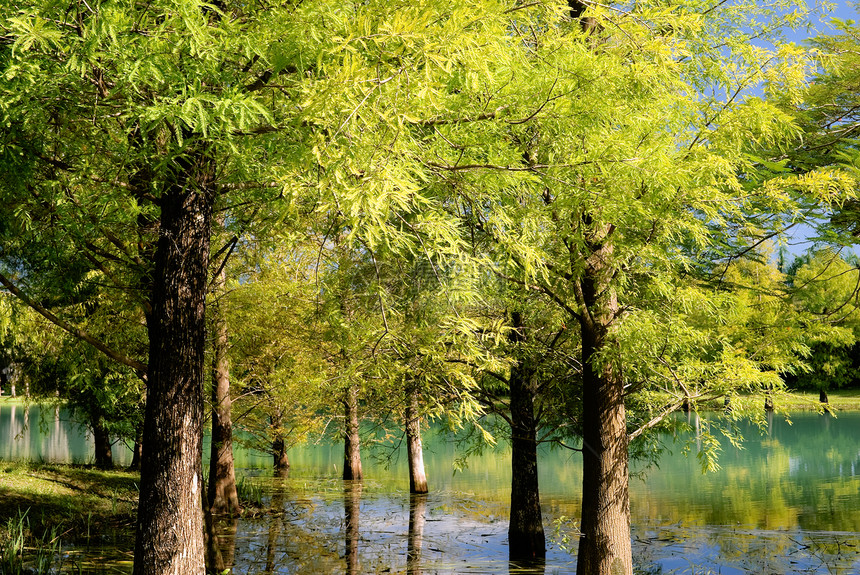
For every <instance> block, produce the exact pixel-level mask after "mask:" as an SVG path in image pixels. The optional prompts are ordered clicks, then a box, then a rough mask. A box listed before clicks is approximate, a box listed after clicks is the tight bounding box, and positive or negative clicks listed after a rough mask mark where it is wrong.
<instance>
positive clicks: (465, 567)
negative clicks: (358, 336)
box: [0, 405, 860, 574]
mask: <svg viewBox="0 0 860 575" xmlns="http://www.w3.org/2000/svg"><path fill="white" fill-rule="evenodd" d="M47 415H49V416H50V417H45V416H43V414H40V413H39V412H38V411H37V408H31V409H30V410H29V415H28V414H27V412H26V410H24V408H22V407H20V406H19V407H17V408H13V407H12V406H8V405H3V406H0V450H2V451H0V457H3V458H6V459H30V460H45V461H73V462H87V461H91V459H92V456H91V455H90V453H91V442H90V441H89V439H88V438H87V436H86V433H84V432H82V430H80V429H79V428H78V427H77V426H75V425H73V424H72V423H71V422H70V421H69V420H68V417H67V415H66V414H65V413H64V412H63V411H62V410H61V411H60V413H59V418H54V415H55V414H54V413H53V410H51V412H50V413H48V414H47ZM40 422H41V424H40ZM28 423H29V426H28V425H27V424H28ZM744 431H745V432H746V438H747V441H746V442H745V443H744V447H743V449H737V448H735V447H732V446H731V445H729V444H728V442H727V441H724V442H723V452H722V454H721V457H720V460H719V463H720V465H721V469H719V470H718V471H716V472H713V473H709V474H703V473H702V471H701V466H700V464H699V462H698V461H697V460H696V458H695V456H693V455H691V456H689V457H687V456H685V455H684V454H683V453H681V451H683V449H682V448H683V446H684V445H685V444H686V440H689V441H691V442H692V443H693V447H694V449H695V436H690V437H682V438H678V439H679V441H678V442H677V443H673V442H672V439H671V438H667V444H668V445H669V446H670V450H669V451H667V452H665V453H664V454H662V455H661V456H660V458H659V460H658V462H657V466H655V467H652V468H649V469H648V470H647V471H645V472H643V474H642V475H641V476H637V477H634V478H633V479H632V480H631V486H630V488H631V513H632V520H633V537H634V556H635V558H636V566H637V570H638V571H639V572H641V573H697V574H698V573H703V574H704V573H723V574H742V573H751V574H752V573H756V574H757V573H844V574H848V573H858V572H860V559H858V557H860V555H858V554H860V433H858V431H860V413H843V414H840V415H839V417H838V418H833V417H830V416H822V415H817V414H812V413H801V414H795V415H793V416H792V422H791V424H789V423H787V422H786V421H784V420H783V419H781V418H779V417H777V418H775V419H774V421H773V422H772V423H771V425H770V427H769V429H768V431H767V433H766V434H765V435H761V434H759V432H758V431H757V430H756V429H751V428H747V429H745V430H744ZM425 441H426V444H427V445H426V447H427V452H426V453H425V462H426V464H427V472H428V478H429V481H430V484H431V490H432V492H431V494H430V495H429V496H427V497H426V498H414V497H413V498H410V496H409V494H408V476H407V471H406V462H405V460H404V458H403V457H402V456H401V457H397V456H396V454H395V457H394V458H393V459H386V460H385V461H382V460H377V459H374V458H373V457H371V454H369V453H368V454H366V455H365V459H364V470H365V475H366V481H365V482H364V483H363V485H349V484H347V485H345V484H344V482H342V481H340V480H339V479H338V477H339V472H340V465H341V462H342V457H343V456H342V451H341V449H342V446H341V445H337V444H325V445H315V446H309V447H305V448H301V449H294V450H292V451H291V452H290V459H291V463H292V474H291V477H290V479H288V480H287V481H285V482H274V481H273V480H272V479H270V478H268V477H267V476H268V474H269V470H268V465H269V459H268V457H263V456H261V455H259V454H253V453H248V452H245V451H241V452H240V453H237V462H238V465H239V467H241V468H243V469H242V470H241V471H240V473H241V474H242V475H244V476H245V477H246V478H245V480H244V481H245V485H246V488H248V489H249V490H252V491H253V490H258V491H259V492H260V493H261V494H262V496H263V497H264V499H265V500H266V502H269V503H271V504H272V505H273V506H275V507H276V508H277V509H280V510H282V512H281V513H279V514H277V515H276V516H275V517H274V518H271V517H268V516H266V517H263V518H257V519H242V520H240V521H238V522H237V523H236V524H233V525H224V526H223V529H224V536H223V544H224V553H225V557H226V558H227V559H228V561H229V560H232V561H233V562H234V570H233V572H234V573H237V574H239V573H290V574H298V573H302V574H304V573H307V574H320V573H376V572H385V573H414V574H417V573H424V574H430V573H451V574H454V573H514V572H520V571H517V570H516V569H515V568H513V567H511V566H509V565H508V561H507V513H508V501H507V500H508V496H509V484H510V452H509V450H508V449H507V448H506V447H504V446H500V447H498V448H496V449H493V450H488V451H485V452H484V453H483V454H482V455H479V456H475V457H473V458H471V459H470V460H469V463H468V467H467V468H466V469H465V470H463V471H459V472H456V473H454V472H453V471H452V469H453V466H454V462H455V460H456V459H457V457H459V456H460V455H461V454H460V453H459V452H458V451H457V450H456V448H455V446H454V444H453V443H452V442H451V441H450V440H449V439H448V438H447V437H445V436H444V435H439V434H428V437H427V438H426V439H425ZM375 454H376V455H377V456H378V457H379V458H380V459H385V458H384V456H385V455H386V454H387V452H385V451H384V450H378V451H376V452H375ZM114 455H115V457H116V459H117V460H118V461H119V462H126V461H127V459H126V458H127V457H128V452H127V450H126V449H125V448H124V447H121V446H115V451H114ZM389 455H390V454H389ZM540 481H541V495H542V503H543V507H544V511H545V522H546V529H547V534H548V536H549V537H550V539H551V541H550V542H549V549H548V556H547V562H546V565H545V566H543V567H540V568H538V569H536V570H532V571H529V572H531V573H547V574H550V573H570V572H573V571H574V570H575V557H574V556H572V555H571V554H570V553H569V552H568V551H567V550H566V547H568V546H569V545H572V546H573V547H574V548H575V544H576V543H575V542H576V521H577V520H578V518H579V515H580V512H579V506H580V502H579V489H580V482H581V466H580V458H579V455H578V454H577V453H576V452H571V451H565V450H555V451H553V450H544V451H543V452H542V453H541V462H540ZM565 540H567V541H569V542H570V543H569V544H567V545H566V544H565Z"/></svg>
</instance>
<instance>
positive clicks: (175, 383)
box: [134, 149, 214, 575]
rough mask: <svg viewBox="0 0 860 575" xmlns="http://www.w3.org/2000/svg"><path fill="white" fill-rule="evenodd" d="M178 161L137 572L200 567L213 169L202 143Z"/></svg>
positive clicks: (154, 325) (166, 214)
mask: <svg viewBox="0 0 860 575" xmlns="http://www.w3.org/2000/svg"><path fill="white" fill-rule="evenodd" d="M176 163H177V164H178V165H177V166H176V170H177V171H176V175H175V178H174V181H173V182H172V183H171V184H170V185H168V186H167V187H166V189H165V190H164V192H163V193H162V195H161V197H160V199H159V203H160V207H161V217H160V229H159V239H158V245H157V248H156V257H155V270H154V275H153V288H152V300H151V301H152V316H151V317H152V321H150V322H149V324H148V326H147V327H148V331H149V367H148V371H147V374H148V381H147V402H146V415H145V418H144V430H143V439H144V444H145V445H146V449H145V450H144V451H143V462H142V466H141V476H140V502H139V505H138V516H137V530H136V540H135V548H134V575H202V574H203V573H204V570H205V567H204V544H203V509H202V507H201V495H202V493H201V492H202V489H203V486H202V475H201V471H202V470H201V465H202V455H203V453H202V452H203V442H202V437H203V433H202V432H203V369H204V349H205V341H206V340H205V336H206V318H205V308H206V287H207V278H208V273H207V267H208V264H209V237H210V233H211V225H212V224H211V218H212V205H213V198H214V193H213V191H212V185H211V181H212V180H211V178H212V174H213V172H214V170H213V165H212V161H211V160H210V158H209V155H208V153H207V151H206V150H205V149H197V150H192V151H190V152H189V153H188V154H187V155H186V156H184V157H183V158H182V159H180V160H177V162H176Z"/></svg>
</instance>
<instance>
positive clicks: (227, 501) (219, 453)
mask: <svg viewBox="0 0 860 575" xmlns="http://www.w3.org/2000/svg"><path fill="white" fill-rule="evenodd" d="M226 278H227V276H226V273H225V272H224V270H223V268H222V269H221V271H220V272H219V273H218V275H217V276H216V277H215V283H214V286H213V292H214V294H215V297H214V300H213V305H212V314H211V315H212V318H213V321H212V323H213V331H214V340H213V345H212V347H213V358H212V443H211V451H210V454H209V505H210V509H211V511H212V513H213V514H215V515H221V514H229V515H235V514H237V513H238V512H239V511H240V507H239V495H238V494H237V492H236V470H235V467H234V464H233V420H232V413H231V411H232V400H231V399H230V364H229V361H228V358H227V351H228V346H227V322H226V320H225V319H224V314H223V312H222V310H221V305H220V302H219V301H218V300H219V298H220V297H222V296H223V294H224V291H225V285H226Z"/></svg>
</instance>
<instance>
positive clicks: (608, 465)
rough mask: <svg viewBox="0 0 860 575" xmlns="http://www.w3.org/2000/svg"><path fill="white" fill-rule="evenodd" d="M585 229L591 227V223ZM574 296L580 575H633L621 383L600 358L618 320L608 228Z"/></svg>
mask: <svg viewBox="0 0 860 575" xmlns="http://www.w3.org/2000/svg"><path fill="white" fill-rule="evenodd" d="M588 223H590V222H588ZM593 229H594V231H593V232H592V237H591V238H590V245H589V247H590V248H591V250H592V251H591V253H590V254H589V257H588V258H587V260H586V262H585V263H586V266H585V274H584V277H583V280H582V283H581V284H580V285H579V286H578V290H577V296H578V299H579V303H580V309H582V312H581V315H580V317H579V324H580V329H581V332H582V387H583V391H582V412H583V437H582V440H583V441H582V527H581V528H582V537H581V538H580V540H579V552H578V555H577V566H576V573H577V575H616V574H620V575H632V574H633V553H632V549H631V544H630V492H629V490H628V481H629V475H628V451H627V444H628V438H627V421H626V412H625V408H624V381H623V377H622V375H621V372H620V369H619V367H618V366H617V365H615V362H614V361H613V360H612V359H607V358H606V357H605V354H606V353H607V352H609V351H610V346H611V345H612V343H611V342H612V340H611V328H612V325H613V323H614V321H615V319H616V318H617V317H618V313H619V309H618V301H617V298H616V295H615V291H614V290H613V288H612V279H613V277H614V270H613V269H611V268H610V267H609V265H608V263H607V262H609V261H611V256H612V244H611V243H610V241H611V237H610V236H611V234H612V231H613V228H612V227H611V226H599V225H598V226H595V227H594V228H593Z"/></svg>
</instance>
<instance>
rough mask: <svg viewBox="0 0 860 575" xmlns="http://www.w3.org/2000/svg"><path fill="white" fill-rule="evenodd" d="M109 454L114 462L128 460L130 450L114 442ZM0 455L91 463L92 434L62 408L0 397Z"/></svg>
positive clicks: (12, 459) (129, 458) (14, 459)
mask: <svg viewBox="0 0 860 575" xmlns="http://www.w3.org/2000/svg"><path fill="white" fill-rule="evenodd" d="M113 457H114V462H115V463H117V464H118V465H128V464H129V463H130V462H131V452H130V450H129V449H128V448H127V447H126V446H125V445H124V444H122V443H116V444H114V446H113ZM0 459H2V460H6V461H39V462H50V463H92V461H93V459H94V457H93V440H92V434H91V433H90V432H89V430H88V429H86V428H85V427H84V426H81V425H79V424H77V423H76V422H75V421H74V420H73V418H72V414H71V412H70V411H69V410H67V409H65V408H60V407H57V406H48V407H45V408H44V409H43V408H41V407H40V406H38V405H32V406H25V405H16V404H14V403H12V404H9V403H5V402H3V401H0Z"/></svg>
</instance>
